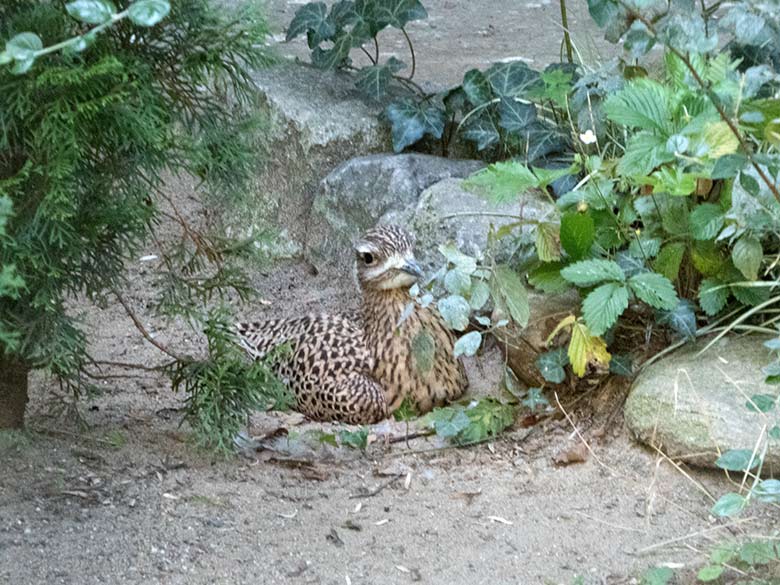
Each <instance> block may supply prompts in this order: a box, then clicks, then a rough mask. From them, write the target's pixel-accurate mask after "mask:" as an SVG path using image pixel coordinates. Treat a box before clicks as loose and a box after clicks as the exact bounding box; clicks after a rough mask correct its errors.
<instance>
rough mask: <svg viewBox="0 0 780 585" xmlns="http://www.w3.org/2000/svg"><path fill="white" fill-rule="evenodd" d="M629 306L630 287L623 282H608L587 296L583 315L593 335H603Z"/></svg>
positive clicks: (583, 305) (583, 304)
mask: <svg viewBox="0 0 780 585" xmlns="http://www.w3.org/2000/svg"><path fill="white" fill-rule="evenodd" d="M629 282H630V281H629ZM627 308H628V289H627V288H626V287H625V285H623V284H621V283H617V282H608V283H607V284H602V285H601V286H599V287H598V288H596V289H595V290H593V291H591V292H590V293H589V294H588V296H586V297H585V301H584V302H583V303H582V316H583V317H584V319H585V323H587V324H588V329H590V331H591V333H592V334H593V335H603V334H604V333H605V332H606V331H607V330H608V329H609V328H610V327H612V326H613V325H614V324H615V323H616V322H617V320H618V317H620V315H622V314H623V311H625V310H626V309H627Z"/></svg>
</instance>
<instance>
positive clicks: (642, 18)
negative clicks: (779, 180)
mask: <svg viewBox="0 0 780 585" xmlns="http://www.w3.org/2000/svg"><path fill="white" fill-rule="evenodd" d="M620 4H621V5H622V6H623V8H625V9H626V10H627V11H628V12H629V14H632V15H633V16H635V17H636V18H637V19H638V20H639V21H640V22H641V23H642V24H644V25H645V27H647V30H648V31H649V32H650V34H652V35H653V36H654V37H656V38H657V37H658V33H657V32H656V30H655V27H654V26H653V23H652V22H650V20H648V19H647V18H646V17H645V16H643V15H641V14H637V13H636V12H635V11H634V10H633V9H632V8H631V7H630V6H627V5H626V3H625V0H620ZM665 45H666V47H667V48H668V49H669V50H670V51H671V52H672V53H673V54H674V56H675V57H677V58H678V59H680V61H682V63H683V65H685V67H686V68H687V69H688V71H689V72H690V73H691V75H692V76H693V79H694V81H696V83H697V84H698V85H699V87H700V88H701V89H702V90H703V91H704V93H705V94H706V96H707V99H709V100H710V102H712V105H713V106H715V109H716V110H717V112H718V115H719V116H720V119H721V120H723V121H724V122H725V123H726V125H727V126H728V127H729V130H730V131H731V133H732V134H733V135H734V137H735V138H736V139H737V142H739V145H740V147H741V148H742V150H744V151H745V156H747V159H748V161H750V164H751V165H752V166H753V168H754V169H755V170H756V172H757V173H758V176H759V177H761V180H762V181H763V182H764V184H765V185H766V186H767V188H768V189H769V190H770V191H771V192H772V195H774V198H775V199H777V202H778V203H780V191H778V189H777V187H776V186H775V185H774V184H773V183H772V180H771V179H770V178H769V177H768V176H767V174H766V173H765V172H764V169H762V168H761V166H760V165H759V164H758V163H757V162H756V160H755V159H754V158H753V153H752V149H751V148H750V145H749V144H748V143H747V141H746V140H745V137H744V136H742V132H740V131H739V128H737V126H736V124H734V121H733V120H732V119H731V117H730V116H729V115H728V114H727V113H726V110H724V109H723V106H722V105H721V104H720V102H719V101H718V99H717V97H716V96H715V95H713V93H712V90H711V89H710V87H709V85H708V84H707V83H706V82H705V81H704V80H703V79H702V78H701V76H700V75H699V72H698V71H696V68H695V67H694V66H693V63H691V60H690V58H689V57H688V55H686V54H685V53H683V52H682V51H680V50H679V49H678V48H676V47H673V46H672V45H668V44H665Z"/></svg>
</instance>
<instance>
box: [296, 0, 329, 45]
mask: <svg viewBox="0 0 780 585" xmlns="http://www.w3.org/2000/svg"><path fill="white" fill-rule="evenodd" d="M309 31H311V35H310V36H309V48H313V47H316V46H317V45H319V44H320V43H321V42H322V41H325V40H328V39H332V38H333V35H335V34H336V27H335V26H334V25H333V23H332V22H331V21H330V20H329V19H328V7H327V6H326V4H325V3H324V2H309V3H308V4H304V5H303V6H301V7H300V8H299V9H298V10H296V11H295V16H293V19H292V21H291V22H290V26H289V27H288V29H287V36H286V38H285V40H286V41H291V40H293V39H294V38H295V37H297V36H299V35H302V34H303V33H308V32H309Z"/></svg>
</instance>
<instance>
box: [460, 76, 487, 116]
mask: <svg viewBox="0 0 780 585" xmlns="http://www.w3.org/2000/svg"><path fill="white" fill-rule="evenodd" d="M462 87H463V91H464V92H465V94H466V97H467V98H468V100H469V102H471V105H472V106H474V107H475V108H476V107H478V106H481V105H482V104H484V103H487V102H489V101H490V100H492V99H493V90H492V89H491V87H490V82H489V81H488V79H487V77H485V74H484V73H482V71H480V70H479V69H470V70H469V71H466V75H464V76H463V84H462Z"/></svg>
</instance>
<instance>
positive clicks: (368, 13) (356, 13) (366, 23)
mask: <svg viewBox="0 0 780 585" xmlns="http://www.w3.org/2000/svg"><path fill="white" fill-rule="evenodd" d="M329 18H330V20H331V21H333V22H334V23H336V25H337V27H338V24H339V20H342V21H343V25H342V26H346V25H350V24H351V25H352V31H351V33H352V36H353V37H355V40H356V42H357V44H358V45H360V44H362V43H361V42H358V41H367V40H369V39H372V38H373V37H375V36H376V35H377V33H379V31H380V30H382V29H383V28H385V26H387V25H386V24H385V25H380V23H379V22H378V21H377V18H376V0H355V3H354V5H352V6H351V7H350V6H344V8H343V10H342V9H340V8H339V7H338V5H334V6H333V9H332V10H331V15H330V17H329Z"/></svg>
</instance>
